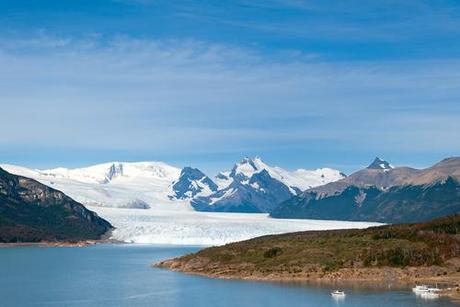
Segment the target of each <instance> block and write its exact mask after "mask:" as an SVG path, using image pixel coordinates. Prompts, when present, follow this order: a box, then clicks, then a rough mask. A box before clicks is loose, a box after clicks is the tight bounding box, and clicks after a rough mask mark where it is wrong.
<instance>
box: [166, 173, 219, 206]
mask: <svg viewBox="0 0 460 307" xmlns="http://www.w3.org/2000/svg"><path fill="white" fill-rule="evenodd" d="M217 189H218V186H217V184H215V183H214V181H212V180H211V179H210V178H209V177H208V176H206V175H205V174H204V173H203V172H202V171H200V170H199V169H197V168H192V167H184V168H183V169H182V171H181V173H180V177H179V179H178V180H177V181H175V182H174V183H173V186H172V195H171V196H170V198H171V199H191V198H193V197H195V196H197V195H201V196H205V195H209V194H211V193H213V192H216V191H217Z"/></svg>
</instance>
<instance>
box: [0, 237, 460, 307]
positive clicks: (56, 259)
mask: <svg viewBox="0 0 460 307" xmlns="http://www.w3.org/2000/svg"><path fill="white" fill-rule="evenodd" d="M198 249H199V248H198V247H170V246H169V247H164V246H163V247H160V246H133V245H97V246H91V247H87V248H40V247H18V248H0V306H2V307H3V306H5V307H9V306H104V307H105V306H175V307H185V306H212V307H217V306H229V307H230V306H231V307H233V306H248V307H249V306H251V307H254V306H264V307H266V306H277V307H279V306H314V307H316V306H358V307H359V306H372V307H377V306H454V305H453V304H451V303H450V302H449V301H448V300H446V299H440V300H436V301H424V300H422V299H419V298H416V297H415V296H414V295H413V294H412V293H411V291H410V290H399V291H384V290H375V289H373V290H372V289H367V290H365V289H352V288H348V289H345V290H346V292H347V297H346V298H345V299H344V300H343V301H335V300H334V299H333V298H332V297H331V296H330V292H331V291H332V290H333V289H331V288H328V287H316V286H306V285H288V284H277V283H260V282H248V281H228V280H217V279H210V278H204V277H195V276H187V275H183V274H180V273H174V272H169V271H167V270H161V269H155V268H151V267H150V264H151V263H152V262H157V261H159V260H163V259H166V258H171V257H174V256H178V255H183V254H186V253H190V252H194V251H196V250H198Z"/></svg>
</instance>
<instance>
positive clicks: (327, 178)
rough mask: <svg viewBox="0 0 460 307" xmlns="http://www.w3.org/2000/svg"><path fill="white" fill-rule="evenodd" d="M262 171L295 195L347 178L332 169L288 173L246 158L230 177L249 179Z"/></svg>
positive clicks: (236, 166) (257, 159)
mask: <svg viewBox="0 0 460 307" xmlns="http://www.w3.org/2000/svg"><path fill="white" fill-rule="evenodd" d="M262 170H266V171H267V172H268V173H269V174H270V176H271V177H272V178H274V179H276V180H278V181H281V182H282V183H284V184H285V185H286V186H288V187H289V188H291V191H292V192H293V193H294V194H296V193H297V191H298V190H300V191H305V190H307V189H310V188H312V187H316V186H320V185H323V184H327V183H329V182H333V181H337V180H340V179H343V178H344V177H345V176H344V175H343V174H342V173H341V172H340V171H338V170H334V169H331V168H319V169H316V170H306V169H298V170H295V171H288V170H285V169H283V168H281V167H278V166H269V165H267V164H265V163H264V162H263V161H262V159H261V158H260V157H255V158H253V159H251V158H244V159H243V160H242V161H241V162H240V163H237V164H235V166H234V167H233V169H232V171H231V172H230V174H229V176H230V177H234V178H235V177H236V178H247V179H249V178H251V176H252V175H254V174H255V173H258V172H260V171H262Z"/></svg>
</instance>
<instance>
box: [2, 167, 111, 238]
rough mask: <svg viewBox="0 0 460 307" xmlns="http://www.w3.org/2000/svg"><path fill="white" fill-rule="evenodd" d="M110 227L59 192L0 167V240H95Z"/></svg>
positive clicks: (107, 223)
mask: <svg viewBox="0 0 460 307" xmlns="http://www.w3.org/2000/svg"><path fill="white" fill-rule="evenodd" d="M111 228H112V226H111V225H110V223H109V222H107V221H105V220H104V219H102V218H100V217H99V216H97V214H95V213H94V212H92V211H89V210H87V209H86V208H85V207H84V206H83V205H82V204H79V203H77V202H76V201H74V200H73V199H71V198H70V197H68V196H66V195H65V194H63V193H62V192H60V191H57V190H54V189H52V188H50V187H47V186H45V185H43V184H41V183H39V182H37V181H35V180H32V179H29V178H25V177H20V176H16V175H13V174H9V173H8V172H6V171H4V170H2V169H1V168H0V242H5V243H17V242H41V241H72V242H74V241H82V240H96V239H100V238H101V236H102V235H103V234H105V233H106V232H107V231H109V230H110V229H111Z"/></svg>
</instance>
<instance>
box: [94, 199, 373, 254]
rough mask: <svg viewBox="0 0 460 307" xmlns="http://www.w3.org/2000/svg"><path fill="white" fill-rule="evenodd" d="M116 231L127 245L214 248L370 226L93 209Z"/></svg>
mask: <svg viewBox="0 0 460 307" xmlns="http://www.w3.org/2000/svg"><path fill="white" fill-rule="evenodd" d="M88 209H90V210H93V211H95V212H96V213H98V214H99V215H100V216H102V217H103V218H105V219H107V220H109V221H110V222H111V223H112V225H114V226H115V227H116V228H115V230H114V231H113V233H112V238H113V239H115V240H119V241H122V242H127V243H138V244H173V245H201V246H215V245H224V244H227V243H231V242H236V241H242V240H247V239H251V238H254V237H259V236H263V235H270V234H280V233H287V232H296V231H307V230H329V229H350V228H367V227H371V226H378V225H382V224H379V223H369V222H348V221H329V220H327V221H326V220H293V219H274V218H270V217H269V216H268V214H264V213H218V212H198V211H194V210H193V209H192V208H191V207H190V205H189V204H187V203H185V202H184V203H181V204H178V203H175V204H173V205H171V204H164V205H156V206H154V207H152V208H150V209H147V210H142V209H123V208H108V207H91V206H88Z"/></svg>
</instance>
